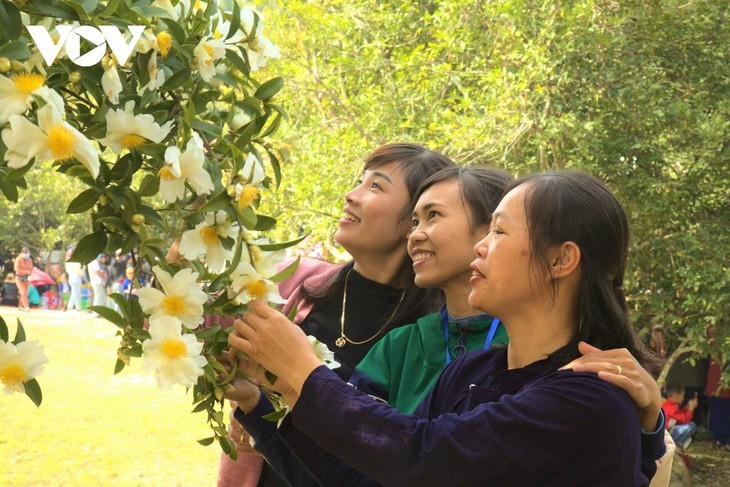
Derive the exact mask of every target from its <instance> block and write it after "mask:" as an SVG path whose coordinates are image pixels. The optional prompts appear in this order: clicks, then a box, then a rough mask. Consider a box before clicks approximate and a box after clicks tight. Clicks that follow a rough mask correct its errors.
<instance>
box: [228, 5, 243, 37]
mask: <svg viewBox="0 0 730 487" xmlns="http://www.w3.org/2000/svg"><path fill="white" fill-rule="evenodd" d="M240 27H241V7H239V6H238V2H233V12H231V24H230V26H229V27H228V35H227V36H226V40H228V39H230V38H231V37H233V35H234V34H235V33H236V32H238V29H239V28H240Z"/></svg>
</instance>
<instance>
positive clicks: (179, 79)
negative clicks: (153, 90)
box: [161, 67, 192, 91]
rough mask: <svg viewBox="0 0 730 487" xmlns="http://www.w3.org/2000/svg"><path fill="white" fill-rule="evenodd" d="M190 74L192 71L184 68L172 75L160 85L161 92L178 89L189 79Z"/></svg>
mask: <svg viewBox="0 0 730 487" xmlns="http://www.w3.org/2000/svg"><path fill="white" fill-rule="evenodd" d="M191 74H192V71H191V70H190V68H188V67H184V68H183V69H181V70H180V71H178V72H177V73H175V74H173V75H172V76H170V77H169V78H167V80H165V82H164V83H163V84H162V88H161V89H162V90H163V91H172V90H174V89H177V88H180V87H181V86H182V85H184V84H185V82H186V81H187V80H189V79H190V75H191Z"/></svg>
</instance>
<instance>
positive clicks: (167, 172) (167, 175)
mask: <svg viewBox="0 0 730 487" xmlns="http://www.w3.org/2000/svg"><path fill="white" fill-rule="evenodd" d="M158 175H159V176H160V179H162V180H163V181H177V180H178V179H182V174H180V177H177V176H175V174H173V172H172V170H171V169H170V166H165V167H163V168H162V169H160V173H159V174H158Z"/></svg>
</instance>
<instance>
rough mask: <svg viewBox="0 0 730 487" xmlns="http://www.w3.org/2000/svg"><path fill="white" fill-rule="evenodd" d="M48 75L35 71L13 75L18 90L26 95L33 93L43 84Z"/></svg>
mask: <svg viewBox="0 0 730 487" xmlns="http://www.w3.org/2000/svg"><path fill="white" fill-rule="evenodd" d="M45 81H46V77H45V76H43V75H40V74H34V73H20V74H16V75H15V76H13V83H15V87H16V88H18V91H20V92H21V93H25V94H26V95H28V94H30V93H33V92H34V91H35V90H37V89H38V88H40V87H41V86H43V83H44V82H45Z"/></svg>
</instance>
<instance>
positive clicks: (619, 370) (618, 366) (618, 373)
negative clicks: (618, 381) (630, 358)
mask: <svg viewBox="0 0 730 487" xmlns="http://www.w3.org/2000/svg"><path fill="white" fill-rule="evenodd" d="M616 367H617V368H618V372H616V375H621V371H622V370H623V369H622V368H621V366H620V365H617V366H616Z"/></svg>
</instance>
